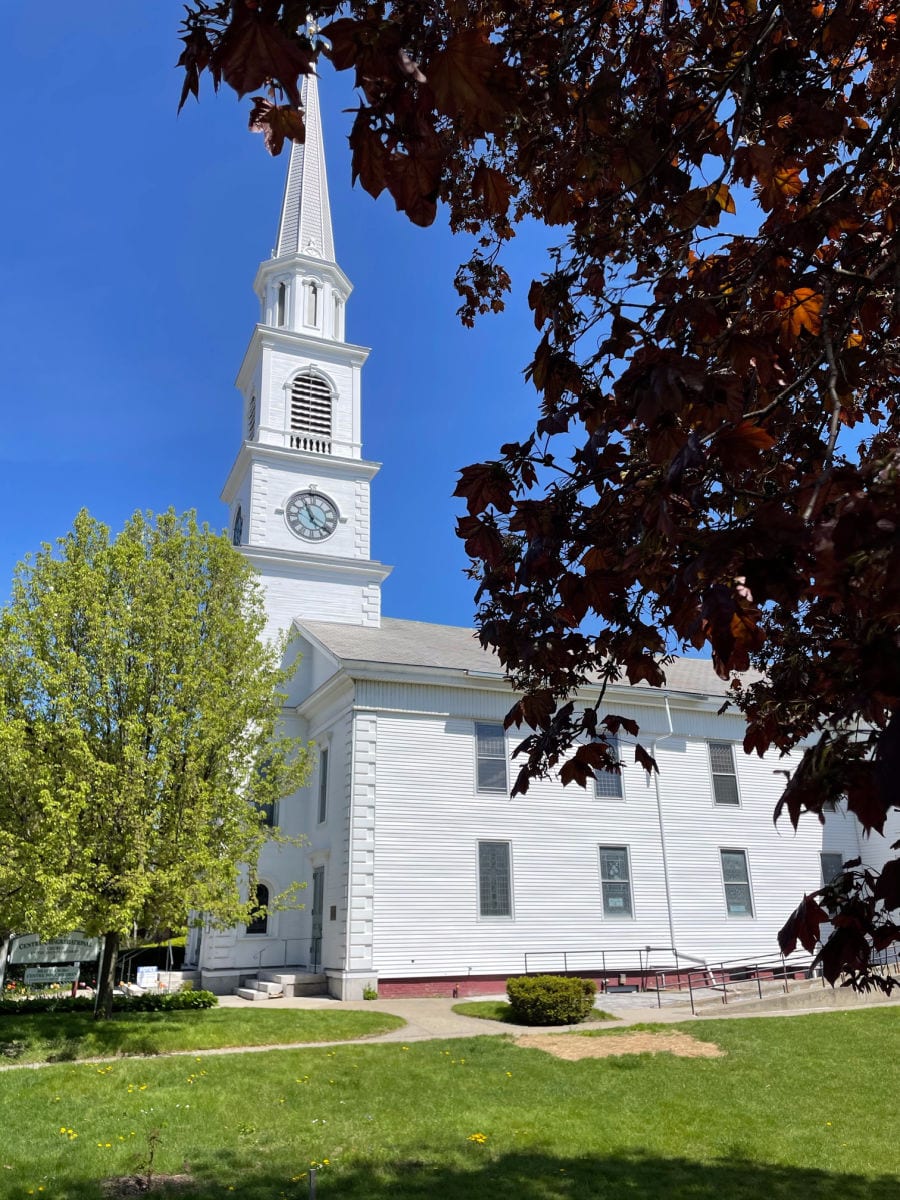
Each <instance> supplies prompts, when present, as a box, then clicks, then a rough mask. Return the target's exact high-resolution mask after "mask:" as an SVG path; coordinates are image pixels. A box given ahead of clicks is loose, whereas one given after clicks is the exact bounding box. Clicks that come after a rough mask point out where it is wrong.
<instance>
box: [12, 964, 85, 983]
mask: <svg viewBox="0 0 900 1200" xmlns="http://www.w3.org/2000/svg"><path fill="white" fill-rule="evenodd" d="M77 978H78V968H77V967H26V968H25V982H26V984H29V985H30V984H32V983H74V982H75V980H76V979H77Z"/></svg>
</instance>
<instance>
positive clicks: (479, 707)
mask: <svg viewBox="0 0 900 1200" xmlns="http://www.w3.org/2000/svg"><path fill="white" fill-rule="evenodd" d="M304 95H305V107H306V126H307V133H306V142H305V144H303V145H299V144H294V145H293V149H292V152H291V158H290V165H289V169H288V177H287V184H286V187H285V193H284V200H283V204H282V209H281V219H280V223H279V227H278V238H277V242H276V246H275V250H274V252H273V255H272V257H271V258H270V259H268V260H267V261H266V262H264V263H263V264H262V265H261V266H260V268H259V271H258V272H257V275H256V280H255V283H254V288H255V291H256V294H257V296H258V297H259V303H260V317H259V324H257V326H256V328H255V329H254V331H253V334H252V336H251V339H250V345H249V347H248V349H247V352H246V355H245V356H244V360H243V363H242V365H241V368H240V372H239V374H238V378H237V386H238V388H239V390H240V393H241V395H242V397H243V438H242V441H241V444H240V447H239V449H238V453H237V458H236V459H235V461H234V465H233V466H232V468H231V471H230V473H229V475H228V478H227V480H226V483H225V487H224V490H223V492H222V499H223V500H224V502H225V503H226V504H227V506H228V509H229V512H230V528H231V531H232V539H233V542H234V544H235V546H237V547H239V549H240V551H241V553H243V554H245V555H246V556H247V558H248V559H249V560H250V561H251V562H252V563H253V565H254V566H255V567H256V569H257V571H258V572H259V575H260V578H261V581H262V584H263V587H264V591H265V597H266V606H267V613H268V618H269V630H270V632H271V633H280V632H283V631H289V630H293V631H294V633H295V638H294V641H293V642H292V645H291V650H290V651H289V653H291V654H299V655H300V656H301V661H300V665H299V668H298V669H297V671H296V674H295V675H294V679H293V684H292V690H291V695H290V696H289V699H288V707H287V710H286V714H285V723H286V727H287V729H288V731H289V732H290V733H292V734H295V735H298V736H301V737H303V738H304V739H307V740H309V741H311V742H313V743H314V744H315V746H316V747H317V748H318V755H317V763H316V767H315V770H314V772H313V776H312V778H311V780H310V783H309V786H308V787H306V788H304V789H303V790H301V791H300V792H298V793H296V794H295V795H292V796H288V797H286V798H284V799H283V800H282V801H281V802H280V803H279V804H278V806H277V812H276V813H275V814H273V823H274V824H277V825H278V826H279V827H280V828H281V829H283V830H284V832H285V833H287V834H290V835H303V838H304V845H303V846H302V848H298V847H296V846H283V845H275V844H274V843H273V844H270V845H269V846H267V847H266V848H265V849H264V851H263V853H262V855H261V858H260V862H259V879H260V886H259V892H258V895H259V899H260V901H261V903H265V902H266V901H267V900H269V899H272V898H274V897H275V896H277V895H278V893H279V892H281V891H282V890H283V889H284V888H286V887H287V886H288V885H289V884H290V883H291V882H292V881H295V880H296V881H301V882H305V883H306V884H307V891H306V892H305V903H304V907H302V908H300V909H293V910H287V911H280V912H278V911H272V912H269V913H268V914H267V915H266V916H265V917H264V918H261V919H258V920H256V921H254V922H252V923H251V924H250V925H248V926H246V927H243V926H241V927H238V928H234V929H228V930H216V929H214V928H204V929H202V930H201V929H195V930H194V931H193V932H192V934H191V936H190V939H189V942H188V948H187V958H186V966H193V967H194V968H195V969H196V970H197V971H198V972H199V974H200V978H201V982H202V986H204V987H209V988H211V989H212V990H213V991H216V992H219V993H224V992H229V991H231V990H232V989H233V988H235V987H237V986H239V985H242V984H243V985H246V984H248V981H251V980H254V981H260V982H258V983H250V985H249V986H250V987H251V992H252V994H254V995H257V996H260V997H261V996H262V995H264V993H265V991H266V990H267V987H266V982H265V981H269V987H268V990H273V989H274V988H275V987H281V986H283V987H284V988H285V990H286V991H291V990H296V992H297V993H298V994H299V993H300V992H302V991H316V990H319V991H321V992H325V991H327V992H328V993H329V994H331V995H333V996H336V997H341V998H345V999H360V998H362V997H363V992H364V990H366V989H377V990H378V991H379V993H380V994H381V995H382V996H391V995H400V994H411V995H432V994H433V995H449V994H451V993H452V992H453V991H454V989H455V990H457V991H458V992H459V994H475V993H478V992H482V993H483V992H485V991H496V990H500V989H499V985H500V984H501V981H502V980H504V979H505V978H506V977H507V976H509V975H514V974H521V973H523V972H524V971H526V970H530V971H536V970H538V971H544V970H547V971H557V970H560V969H563V968H567V969H569V970H577V971H579V972H581V973H584V974H588V975H592V976H594V977H603V976H604V975H606V976H607V977H616V975H617V973H618V972H625V973H626V974H628V972H629V971H633V970H634V969H635V968H638V967H640V966H642V965H644V966H649V967H654V966H655V967H660V966H661V965H665V964H670V963H672V962H673V961H674V958H673V956H674V952H675V951H676V950H677V951H678V953H679V955H680V956H682V957H681V959H680V961H688V962H691V961H698V960H699V961H705V962H708V963H711V962H718V961H721V960H742V959H743V960H749V959H758V958H764V957H767V956H770V955H773V954H775V953H777V942H776V933H777V930H778V929H779V928H780V926H781V925H782V924H783V922H784V920H785V918H786V916H787V914H788V913H789V912H790V911H791V910H792V909H793V908H794V906H795V905H796V904H797V902H798V900H799V898H800V896H801V895H802V894H803V893H804V892H808V891H813V890H815V889H816V888H817V887H819V886H820V884H821V881H822V880H823V878H826V879H827V878H830V876H831V875H832V874H833V873H834V872H835V871H836V870H837V869H838V868H839V867H840V864H841V862H842V861H843V860H844V859H845V858H850V857H855V856H857V855H858V854H860V852H862V853H863V854H864V856H865V857H866V858H867V859H868V860H869V861H872V862H873V863H874V865H875V866H880V865H881V863H882V862H883V861H884V860H885V859H886V858H887V857H888V855H889V851H888V846H889V844H890V841H891V840H893V839H894V838H896V837H898V836H900V829H898V830H897V831H891V830H889V831H888V833H889V834H890V835H891V836H888V837H887V838H873V839H871V840H869V839H866V840H863V839H862V838H861V836H860V832H859V827H858V825H857V823H856V820H855V818H853V817H852V816H850V815H849V814H847V813H845V812H842V811H841V810H840V808H838V809H837V810H836V811H835V812H833V813H831V814H830V815H829V817H828V821H827V824H826V826H825V828H824V831H823V828H822V826H820V825H819V824H818V823H817V822H816V821H815V819H814V818H811V817H810V818H809V819H808V820H807V821H805V822H803V823H802V824H801V826H800V829H799V831H798V832H797V833H795V832H794V831H793V829H792V828H791V826H790V824H789V822H787V821H786V820H785V821H782V822H780V823H779V825H778V826H777V827H776V826H775V825H774V824H773V820H772V811H773V808H774V805H775V803H776V801H777V799H778V796H779V794H780V792H781V790H782V788H783V786H784V782H785V772H787V771H790V770H791V769H793V767H795V766H796V762H797V757H798V756H794V757H788V758H784V759H778V758H767V759H764V760H761V759H759V758H755V757H754V758H750V757H748V756H746V755H745V754H744V753H743V751H742V750H741V740H742V737H743V720H742V718H741V716H740V715H739V714H737V713H729V714H725V715H718V710H719V708H720V706H721V704H722V699H723V692H724V687H723V684H722V681H721V680H719V679H718V678H717V676H716V675H715V673H714V672H713V669H712V666H711V664H710V663H709V662H707V661H704V660H699V659H688V658H685V659H680V660H677V661H676V662H674V663H673V664H672V665H671V666H669V667H668V668H667V669H666V675H667V687H666V688H665V689H661V690H659V689H653V688H650V687H647V686H646V685H639V686H636V687H631V686H627V685H621V686H615V687H611V688H610V689H609V690H608V701H607V702H608V705H609V708H610V710H611V711H614V712H616V713H620V714H623V715H625V716H629V717H632V718H633V719H634V720H636V721H637V722H638V724H639V725H640V729H641V740H642V741H643V743H644V744H645V745H647V746H648V748H649V749H651V751H652V752H653V754H654V755H655V757H656V760H657V762H658V763H659V768H660V773H659V775H658V776H650V775H648V774H647V773H646V772H645V771H644V770H643V769H642V768H640V767H638V766H637V765H635V764H634V762H633V758H634V756H633V753H632V752H631V750H630V749H629V745H628V742H629V739H628V738H625V737H623V738H621V740H620V745H619V749H620V753H621V758H622V763H623V769H622V772H621V775H614V774H609V773H604V774H603V775H602V777H600V778H598V779H597V780H596V781H595V784H594V786H593V788H588V789H587V790H582V789H581V788H578V787H574V786H570V787H568V788H563V787H562V786H561V785H560V784H558V783H556V782H543V783H536V784H534V785H532V787H531V789H530V790H529V792H528V793H527V795H525V796H520V797H516V798H515V799H510V795H509V792H510V787H511V777H512V773H513V767H512V764H511V750H512V748H513V747H514V746H515V744H516V742H517V741H518V740H519V738H520V737H521V736H522V734H521V733H519V732H518V731H516V730H513V731H511V733H510V734H507V733H505V732H504V729H503V717H504V715H505V713H506V712H507V711H508V709H509V708H510V706H511V703H512V699H513V697H512V694H511V692H510V689H509V685H508V683H507V682H506V681H505V679H504V676H503V672H502V669H501V668H500V666H499V664H498V662H497V661H496V659H495V658H493V657H492V656H491V655H490V654H488V653H486V652H484V651H483V650H482V649H481V647H480V645H479V643H478V642H477V640H476V638H475V636H474V634H473V632H472V631H471V630H470V629H461V628H455V627H450V626H443V625H430V624H424V623H420V622H416V621H407V620H396V619H392V618H390V617H382V615H381V585H382V583H383V582H384V580H385V579H386V578H387V576H388V574H389V573H390V567H387V566H384V565H383V564H382V563H380V562H378V561H377V560H375V559H373V558H372V557H371V549H370V501H369V489H370V485H371V482H372V480H373V478H374V477H375V475H376V474H377V472H378V469H379V464H377V463H374V462H370V461H368V460H367V459H366V458H364V457H363V453H362V376H363V367H364V365H365V362H366V358H367V356H368V353H369V351H368V350H367V349H365V348H363V347H361V346H357V345H354V344H353V343H352V342H349V341H347V339H346V332H345V330H346V308H347V304H348V301H349V297H350V292H351V284H350V281H349V280H348V278H347V276H346V275H345V274H344V272H343V271H342V270H341V268H340V267H339V266H338V264H337V260H336V256H335V248H334V241H333V237H332V227H331V213H330V207H329V198H328V187H327V182H326V173H325V157H324V149H323V142H322V123H321V117H320V112H319V101H318V94H317V87H316V82H315V79H314V78H312V77H311V78H310V79H309V80H308V82H307V84H306V85H305V87H304ZM583 699H584V700H585V701H586V702H593V701H594V700H595V699H596V696H595V695H593V696H592V695H591V694H590V692H589V691H587V692H586V693H585V694H584V697H583ZM897 815H898V814H896V813H895V814H894V816H895V817H897Z"/></svg>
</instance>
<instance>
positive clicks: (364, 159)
mask: <svg viewBox="0 0 900 1200" xmlns="http://www.w3.org/2000/svg"><path fill="white" fill-rule="evenodd" d="M348 141H349V143H350V149H351V151H352V160H351V166H352V179H353V182H354V183H355V182H356V180H357V179H358V180H359V181H360V183H361V184H362V185H363V187H364V188H365V189H366V191H367V192H368V193H369V195H370V196H376V197H377V196H380V195H381V193H382V192H383V191H384V189H385V188H386V187H387V166H388V152H387V150H386V149H385V147H384V144H383V143H382V141H381V138H380V137H379V136H378V134H377V133H376V132H375V130H374V129H373V128H372V127H371V125H370V124H369V118H368V115H367V114H366V111H365V109H362V108H361V109H360V110H359V111H358V112H357V114H356V119H355V120H354V122H353V128H352V129H351V130H350V137H349V138H348Z"/></svg>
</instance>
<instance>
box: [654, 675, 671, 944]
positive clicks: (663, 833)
mask: <svg viewBox="0 0 900 1200" xmlns="http://www.w3.org/2000/svg"><path fill="white" fill-rule="evenodd" d="M663 699H664V701H665V705H666V719H667V721H668V723H669V732H668V733H664V734H663V736H662V737H659V738H654V740H653V757H654V758H656V747H657V746H658V745H659V744H660V742H665V741H666V740H667V739H668V738H670V737H672V736H673V734H674V729H673V727H672V712H671V709H670V708H669V697H668V696H664V697H663ZM652 775H653V784H654V787H655V788H656V817H657V820H658V822H659V848H660V850H661V852H662V868H663V883H664V884H665V889H666V913H667V914H668V918H669V945H670V946H671V948H672V949H673V950H675V949H676V946H675V922H674V920H673V917H672V892H671V889H670V887H669V863H668V859H667V858H666V828H665V823H664V821H663V810H662V796H661V795H660V791H659V772H658V771H653V772H652Z"/></svg>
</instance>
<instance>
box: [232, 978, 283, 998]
mask: <svg viewBox="0 0 900 1200" xmlns="http://www.w3.org/2000/svg"><path fill="white" fill-rule="evenodd" d="M241 986H242V987H245V988H250V989H251V991H254V992H265V993H266V995H267V996H283V995H284V985H283V984H281V983H278V982H276V981H275V980H272V979H260V978H254V979H242V980H241Z"/></svg>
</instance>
